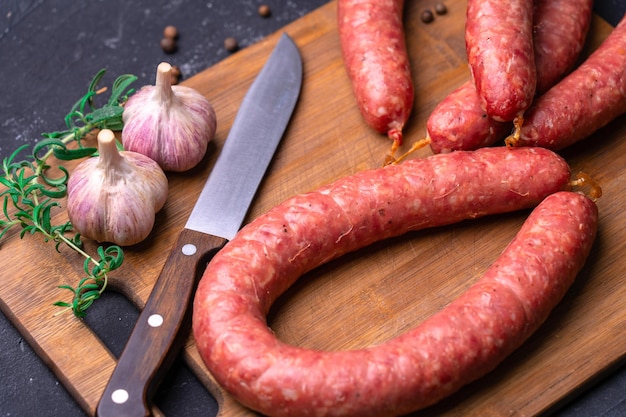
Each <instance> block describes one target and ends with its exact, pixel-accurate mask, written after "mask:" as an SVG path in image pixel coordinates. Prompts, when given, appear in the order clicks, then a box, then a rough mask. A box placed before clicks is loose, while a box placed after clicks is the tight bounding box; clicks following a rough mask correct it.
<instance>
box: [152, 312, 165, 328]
mask: <svg viewBox="0 0 626 417" xmlns="http://www.w3.org/2000/svg"><path fill="white" fill-rule="evenodd" d="M148 324H149V325H150V326H151V327H159V326H161V325H162V324H163V316H162V315H160V314H153V315H151V316H150V317H148Z"/></svg>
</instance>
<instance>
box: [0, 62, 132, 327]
mask: <svg viewBox="0 0 626 417" xmlns="http://www.w3.org/2000/svg"><path fill="white" fill-rule="evenodd" d="M104 72H105V70H101V71H99V72H98V73H97V74H96V75H95V76H94V78H93V79H92V81H91V84H90V85H89V88H88V91H87V93H86V94H85V95H84V96H83V97H82V98H81V99H80V100H78V101H77V102H76V103H75V104H74V106H73V107H72V109H71V111H70V112H69V113H68V114H67V116H65V124H66V126H67V129H66V130H64V131H59V132H50V133H44V134H43V136H44V138H45V139H43V140H41V141H39V142H38V143H36V144H35V145H34V147H33V151H32V154H31V155H32V160H23V161H16V159H17V156H18V154H19V153H21V152H22V151H24V150H25V149H26V148H27V147H28V145H24V146H21V147H19V148H18V149H17V150H15V151H14V152H13V153H12V154H11V155H10V156H9V157H7V158H5V159H4V160H3V163H2V169H3V172H4V175H3V176H2V177H0V186H2V187H3V188H4V190H3V191H2V192H0V198H3V206H2V214H3V215H4V217H0V240H1V239H2V238H3V237H4V236H5V235H6V233H7V231H8V230H9V229H11V228H14V227H17V226H20V227H21V228H22V230H21V233H20V238H23V237H24V236H25V235H26V234H37V233H39V234H41V235H42V236H43V239H44V241H46V242H48V241H53V242H55V244H56V245H55V248H56V250H57V252H58V251H59V245H61V244H65V245H67V246H68V247H69V248H70V249H72V250H74V251H75V252H77V253H79V254H80V255H81V256H83V257H84V258H85V261H84V263H83V269H84V271H85V274H86V276H85V277H84V278H82V279H81V280H80V281H79V283H78V285H77V286H76V287H72V286H70V285H61V286H60V287H59V288H63V289H67V290H69V291H71V292H72V294H73V296H72V302H65V301H57V302H55V303H54V305H56V306H60V307H66V308H67V309H71V310H72V311H73V312H74V315H76V316H77V317H84V316H85V314H86V313H85V311H86V310H87V308H89V306H91V305H92V303H93V302H94V301H95V300H97V299H98V298H100V295H101V294H102V293H103V292H104V291H105V289H106V287H107V283H108V273H109V272H111V271H113V270H115V269H117V268H119V267H120V266H121V265H122V262H123V260H124V252H123V251H122V249H121V248H120V247H119V246H116V245H111V246H108V247H104V246H99V247H98V248H97V249H96V252H97V256H98V257H97V258H96V257H94V256H92V255H90V254H89V253H87V252H86V251H85V250H84V249H83V243H82V240H81V236H80V234H79V233H76V232H73V231H72V224H71V222H69V221H68V222H65V223H61V224H53V222H52V210H53V209H54V208H59V207H60V206H61V204H60V202H59V200H60V199H62V198H64V197H65V196H66V192H67V181H68V179H69V173H68V171H67V170H66V169H65V168H64V167H63V166H61V165H59V166H57V168H58V170H59V171H60V172H61V174H60V175H59V176H57V177H54V178H53V177H50V176H48V175H47V172H48V169H49V168H51V167H50V166H49V165H48V162H47V161H48V160H49V159H50V157H51V156H55V157H56V158H57V159H58V160H61V161H63V160H74V159H81V158H85V157H90V156H93V155H94V154H96V152H97V148H85V147H83V145H82V143H81V140H82V139H83V138H84V137H85V136H86V135H87V134H88V133H89V132H91V131H93V130H94V129H104V128H107V129H111V130H121V128H122V127H123V119H122V113H123V105H124V103H125V102H126V100H127V99H128V96H129V95H130V94H132V93H133V90H132V89H130V88H129V87H130V84H131V83H133V82H134V81H135V80H136V79H137V77H136V76H134V75H128V74H126V75H121V76H119V77H118V78H117V79H116V80H115V81H114V83H113V88H112V91H111V97H110V98H109V100H108V102H107V103H106V104H104V105H103V106H101V107H96V106H95V100H94V98H95V96H96V95H98V94H101V93H102V92H104V91H105V90H106V89H98V88H97V84H98V82H99V81H100V79H101V78H102V77H103V75H104ZM73 142H75V143H77V144H78V147H77V148H72V149H70V148H68V146H67V145H68V144H70V143H73ZM40 155H41V156H40Z"/></svg>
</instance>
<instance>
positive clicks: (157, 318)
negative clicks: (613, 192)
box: [96, 229, 226, 417]
mask: <svg viewBox="0 0 626 417" xmlns="http://www.w3.org/2000/svg"><path fill="white" fill-rule="evenodd" d="M225 243H226V239H223V238H219V237H216V236H212V235H207V234H205V233H200V232H196V231H193V230H189V229H183V231H182V232H181V233H180V235H179V236H178V239H177V241H176V245H175V246H174V248H173V250H172V252H170V255H169V256H168V258H167V260H166V261H165V265H164V266H163V270H162V271H161V274H160V275H159V277H158V279H157V281H156V283H155V285H154V288H153V290H152V293H151V294H150V297H149V298H148V301H147V303H146V306H145V307H144V309H143V311H142V312H141V314H140V315H139V318H138V319H137V323H136V324H135V328H134V329H133V332H132V333H131V335H130V338H129V339H128V342H127V343H126V347H125V348H124V351H123V352H122V354H121V356H120V358H119V360H118V362H117V365H116V367H115V369H114V370H113V374H112V375H111V379H110V380H109V382H108V384H107V387H106V388H105V390H104V393H103V395H102V398H101V400H100V403H99V404H98V408H97V409H96V415H97V416H98V417H126V416H128V417H131V416H132V417H138V416H150V414H151V413H150V408H149V405H148V402H149V401H151V398H152V394H153V393H154V391H155V390H156V388H157V387H158V384H159V383H160V382H161V379H162V378H163V376H165V374H166V373H167V371H168V369H169V367H170V366H171V364H172V362H173V361H174V359H175V358H176V355H177V354H178V352H179V351H180V349H181V347H182V345H183V344H184V342H185V340H186V337H185V336H186V335H187V334H188V332H187V330H188V329H189V325H190V321H191V320H190V319H191V308H189V305H190V304H191V300H192V298H193V293H194V291H195V288H196V284H197V282H198V279H199V277H200V276H201V274H202V272H203V271H204V269H205V267H206V263H207V262H208V261H209V260H210V258H211V257H212V256H213V255H214V254H215V253H216V252H217V251H218V250H219V249H221V248H222V247H223V246H224V244H225ZM183 328H184V329H183ZM182 330H185V331H182Z"/></svg>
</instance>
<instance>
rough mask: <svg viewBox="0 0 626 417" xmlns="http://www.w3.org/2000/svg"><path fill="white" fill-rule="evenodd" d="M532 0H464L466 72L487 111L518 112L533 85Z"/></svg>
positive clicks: (499, 116)
mask: <svg viewBox="0 0 626 417" xmlns="http://www.w3.org/2000/svg"><path fill="white" fill-rule="evenodd" d="M532 28H533V2H532V0H514V1H506V2H505V1H501V0H468V2H467V18H466V23H465V44H466V49H467V60H468V63H469V67H470V72H471V74H472V78H473V80H474V84H475V86H476V91H477V92H478V95H479V96H480V98H481V102H482V107H483V109H484V110H485V111H486V112H487V114H488V115H489V116H491V117H493V118H494V119H496V120H498V121H502V122H507V121H511V120H513V119H514V118H516V117H518V116H521V115H522V114H523V113H524V111H525V110H526V109H527V108H528V107H529V106H530V104H531V102H532V100H533V97H534V95H535V88H536V85H537V71H536V68H535V55H534V51H533V30H532Z"/></svg>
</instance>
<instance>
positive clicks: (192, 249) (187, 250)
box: [182, 243, 198, 256]
mask: <svg viewBox="0 0 626 417" xmlns="http://www.w3.org/2000/svg"><path fill="white" fill-rule="evenodd" d="M197 250H198V249H197V248H196V245H193V244H191V243H187V244H186V245H184V246H183V249H182V252H183V255H187V256H191V255H193V254H194V253H196V251H197Z"/></svg>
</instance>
